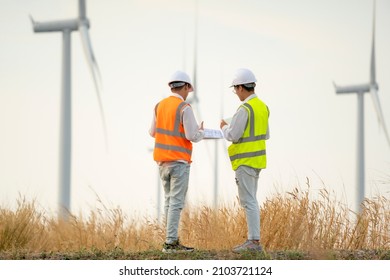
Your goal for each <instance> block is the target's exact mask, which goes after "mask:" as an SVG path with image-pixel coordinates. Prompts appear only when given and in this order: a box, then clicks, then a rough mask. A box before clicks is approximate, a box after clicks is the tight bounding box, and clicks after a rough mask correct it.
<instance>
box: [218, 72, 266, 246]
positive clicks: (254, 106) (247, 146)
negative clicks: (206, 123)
mask: <svg viewBox="0 0 390 280" xmlns="http://www.w3.org/2000/svg"><path fill="white" fill-rule="evenodd" d="M256 82H257V80H256V78H255V75H254V74H253V73H252V71H250V70H248V69H238V70H237V71H236V73H235V76H234V79H233V81H232V84H231V87H233V92H234V93H235V94H236V95H237V96H238V98H239V99H240V101H242V104H241V105H240V107H239V108H238V110H237V112H236V113H235V114H234V116H233V118H232V120H231V122H230V123H227V122H226V121H225V120H221V124H220V127H221V129H222V131H223V134H224V137H225V139H226V140H228V141H231V142H232V144H231V145H230V146H229V148H228V153H229V157H230V161H231V164H232V168H233V170H234V171H235V177H236V184H237V186H238V197H239V200H240V204H241V206H242V207H243V208H244V209H245V214H246V220H247V225H248V236H247V240H246V241H245V242H244V243H243V244H241V245H238V246H236V247H234V248H233V252H236V253H241V252H244V251H247V250H251V251H262V247H261V245H260V208H259V203H258V201H257V198H256V194H257V185H258V179H259V174H260V171H261V170H262V169H264V168H266V165H267V158H266V144H265V140H268V139H269V130H268V117H269V110H268V107H267V105H265V103H264V102H263V101H261V100H260V99H259V98H258V97H257V95H256V94H255V86H256Z"/></svg>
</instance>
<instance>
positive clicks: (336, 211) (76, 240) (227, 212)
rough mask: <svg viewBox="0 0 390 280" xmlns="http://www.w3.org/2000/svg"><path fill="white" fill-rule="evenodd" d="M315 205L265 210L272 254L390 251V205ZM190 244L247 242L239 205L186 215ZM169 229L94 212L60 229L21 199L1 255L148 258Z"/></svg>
mask: <svg viewBox="0 0 390 280" xmlns="http://www.w3.org/2000/svg"><path fill="white" fill-rule="evenodd" d="M319 194H320V195H319V196H318V197H319V198H317V199H310V195H311V194H310V187H308V188H307V190H304V191H301V190H299V189H298V188H296V189H294V190H293V191H292V192H288V193H285V194H276V195H275V196H274V197H272V198H269V199H267V200H266V201H265V202H264V203H263V204H262V205H261V242H262V244H263V245H264V247H265V248H266V249H267V250H268V251H275V252H276V251H281V250H283V251H289V250H297V251H308V252H324V251H327V250H363V249H364V250H390V203H389V201H388V200H387V199H386V198H384V197H377V198H374V199H370V200H368V199H367V200H366V201H365V202H364V205H363V209H364V210H363V211H362V213H361V214H360V215H356V214H354V213H352V212H351V211H350V210H349V209H348V208H347V207H346V206H344V205H343V204H341V203H339V202H338V201H337V200H336V199H331V195H330V194H329V192H328V191H327V190H326V189H322V190H321V191H320V193H319ZM180 236H181V239H182V241H183V243H185V244H188V245H192V246H194V247H196V248H198V249H200V250H221V251H223V250H229V249H230V248H232V247H233V246H234V245H236V244H237V243H240V242H242V241H243V240H245V238H246V221H245V214H244V212H243V210H242V209H241V208H240V207H239V206H238V205H232V206H230V207H222V208H220V209H218V210H214V209H212V208H209V207H189V208H187V209H185V211H184V212H183V215H182V223H181V228H180ZM164 237H165V228H164V226H163V225H161V224H160V223H158V222H157V221H153V220H150V219H148V218H144V219H141V220H140V219H138V220H135V219H133V218H130V217H128V216H127V215H125V214H124V213H123V212H122V210H121V209H119V208H116V209H107V208H106V207H105V206H104V205H102V207H101V209H95V210H93V211H91V212H90V214H89V215H88V216H87V217H83V216H82V215H79V216H71V218H70V220H69V221H68V222H64V221H58V220H57V219H56V218H53V217H50V216H49V215H47V214H46V213H45V212H44V211H38V207H37V206H36V203H35V201H32V202H29V201H26V200H25V199H23V198H21V199H19V201H18V206H17V208H16V210H15V211H10V210H7V209H4V208H1V207H0V252H3V253H5V252H8V253H9V252H18V251H24V252H31V253H42V252H80V251H83V250H99V251H113V250H117V249H118V248H119V249H120V250H123V251H131V252H142V251H147V250H159V249H160V248H161V244H162V242H163V240H164Z"/></svg>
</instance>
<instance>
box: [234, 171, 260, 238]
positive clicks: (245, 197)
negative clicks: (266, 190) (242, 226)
mask: <svg viewBox="0 0 390 280" xmlns="http://www.w3.org/2000/svg"><path fill="white" fill-rule="evenodd" d="M260 171H261V169H255V168H251V167H249V166H239V167H238V168H237V170H236V174H235V175H236V183H237V187H238V197H239V200H240V205H241V206H242V207H243V208H244V209H245V214H246V221H247V225H248V239H249V240H260V208H259V203H258V201H257V198H256V194H257V183H258V181H259V174H260Z"/></svg>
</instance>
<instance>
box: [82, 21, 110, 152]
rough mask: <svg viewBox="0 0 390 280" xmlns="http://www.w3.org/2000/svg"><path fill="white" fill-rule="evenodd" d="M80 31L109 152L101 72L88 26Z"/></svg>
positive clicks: (84, 26) (83, 26)
mask: <svg viewBox="0 0 390 280" xmlns="http://www.w3.org/2000/svg"><path fill="white" fill-rule="evenodd" d="M79 31H80V35H81V42H82V44H83V48H84V53H85V57H86V58H87V62H88V65H89V68H90V70H91V73H92V77H93V81H94V84H95V89H96V94H97V99H98V103H99V109H100V116H101V119H102V124H103V130H104V137H105V143H106V150H108V143H107V142H108V140H107V126H106V119H105V115H104V109H103V103H102V96H101V93H102V91H103V90H102V84H101V76H100V71H99V68H98V65H97V62H96V59H95V56H94V54H93V51H92V45H91V39H90V37H89V32H88V27H87V26H86V25H80V26H79Z"/></svg>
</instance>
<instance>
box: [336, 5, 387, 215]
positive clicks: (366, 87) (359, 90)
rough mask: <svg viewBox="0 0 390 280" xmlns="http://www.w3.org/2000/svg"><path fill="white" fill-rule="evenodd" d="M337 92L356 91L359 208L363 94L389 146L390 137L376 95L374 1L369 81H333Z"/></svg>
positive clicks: (359, 199) (360, 198)
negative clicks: (343, 83) (346, 83)
mask: <svg viewBox="0 0 390 280" xmlns="http://www.w3.org/2000/svg"><path fill="white" fill-rule="evenodd" d="M334 87H335V90H336V93H337V94H345V93H356V94H357V98H358V129H357V185H358V191H357V206H356V209H360V208H361V203H362V202H363V200H364V189H365V174H364V94H365V93H366V92H369V93H370V94H371V97H372V100H373V102H374V106H375V110H376V113H377V117H378V122H379V124H380V125H381V126H382V128H383V130H384V132H385V136H386V139H387V142H388V144H389V146H390V137H389V134H388V132H387V128H386V124H385V119H384V117H383V113H382V108H381V105H380V102H379V96H378V88H379V87H378V83H377V81H376V70H375V1H374V12H373V28H372V46H371V65H370V82H369V83H367V84H360V85H351V86H342V87H340V86H337V85H336V84H335V83H334Z"/></svg>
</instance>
